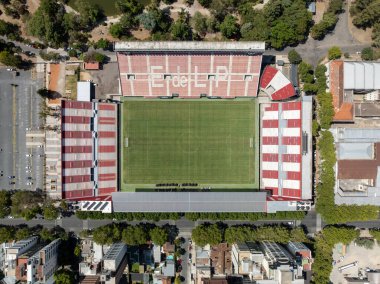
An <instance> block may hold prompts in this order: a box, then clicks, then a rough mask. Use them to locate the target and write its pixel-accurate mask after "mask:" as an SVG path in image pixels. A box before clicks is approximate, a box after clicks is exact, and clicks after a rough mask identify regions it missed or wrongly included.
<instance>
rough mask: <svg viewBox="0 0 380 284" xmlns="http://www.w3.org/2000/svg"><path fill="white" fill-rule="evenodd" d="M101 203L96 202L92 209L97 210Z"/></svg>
mask: <svg viewBox="0 0 380 284" xmlns="http://www.w3.org/2000/svg"><path fill="white" fill-rule="evenodd" d="M101 205H102V203H101V202H98V204H96V206H95V207H94V211H95V210H97V209H98V208H99V207H100V206H101Z"/></svg>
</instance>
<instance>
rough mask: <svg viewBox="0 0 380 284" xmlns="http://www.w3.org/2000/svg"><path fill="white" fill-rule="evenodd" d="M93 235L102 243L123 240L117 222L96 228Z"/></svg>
mask: <svg viewBox="0 0 380 284" xmlns="http://www.w3.org/2000/svg"><path fill="white" fill-rule="evenodd" d="M92 236H93V240H94V241H95V242H96V243H97V244H100V245H106V244H107V245H110V244H112V243H114V242H118V241H120V240H121V233H120V229H119V228H118V227H117V226H116V225H115V224H110V225H107V226H102V227H98V228H96V229H95V230H94V231H93V234H92Z"/></svg>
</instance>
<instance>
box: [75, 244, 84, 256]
mask: <svg viewBox="0 0 380 284" xmlns="http://www.w3.org/2000/svg"><path fill="white" fill-rule="evenodd" d="M81 252H82V251H81V248H80V246H79V245H76V246H75V248H74V255H75V256H76V257H80V255H81Z"/></svg>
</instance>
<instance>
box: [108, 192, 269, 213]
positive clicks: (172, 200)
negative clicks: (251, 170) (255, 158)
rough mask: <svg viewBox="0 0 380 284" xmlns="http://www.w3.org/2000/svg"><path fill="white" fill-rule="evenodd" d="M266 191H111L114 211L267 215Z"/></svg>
mask: <svg viewBox="0 0 380 284" xmlns="http://www.w3.org/2000/svg"><path fill="white" fill-rule="evenodd" d="M266 195H267V193H266V192H165V193H162V192H113V193H112V201H113V207H114V211H115V212H266Z"/></svg>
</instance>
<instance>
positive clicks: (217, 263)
mask: <svg viewBox="0 0 380 284" xmlns="http://www.w3.org/2000/svg"><path fill="white" fill-rule="evenodd" d="M210 260H211V268H212V270H213V272H214V277H221V276H225V275H230V274H232V261H231V246H229V245H228V244H227V243H221V244H218V245H216V246H212V247H211V252H210Z"/></svg>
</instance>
